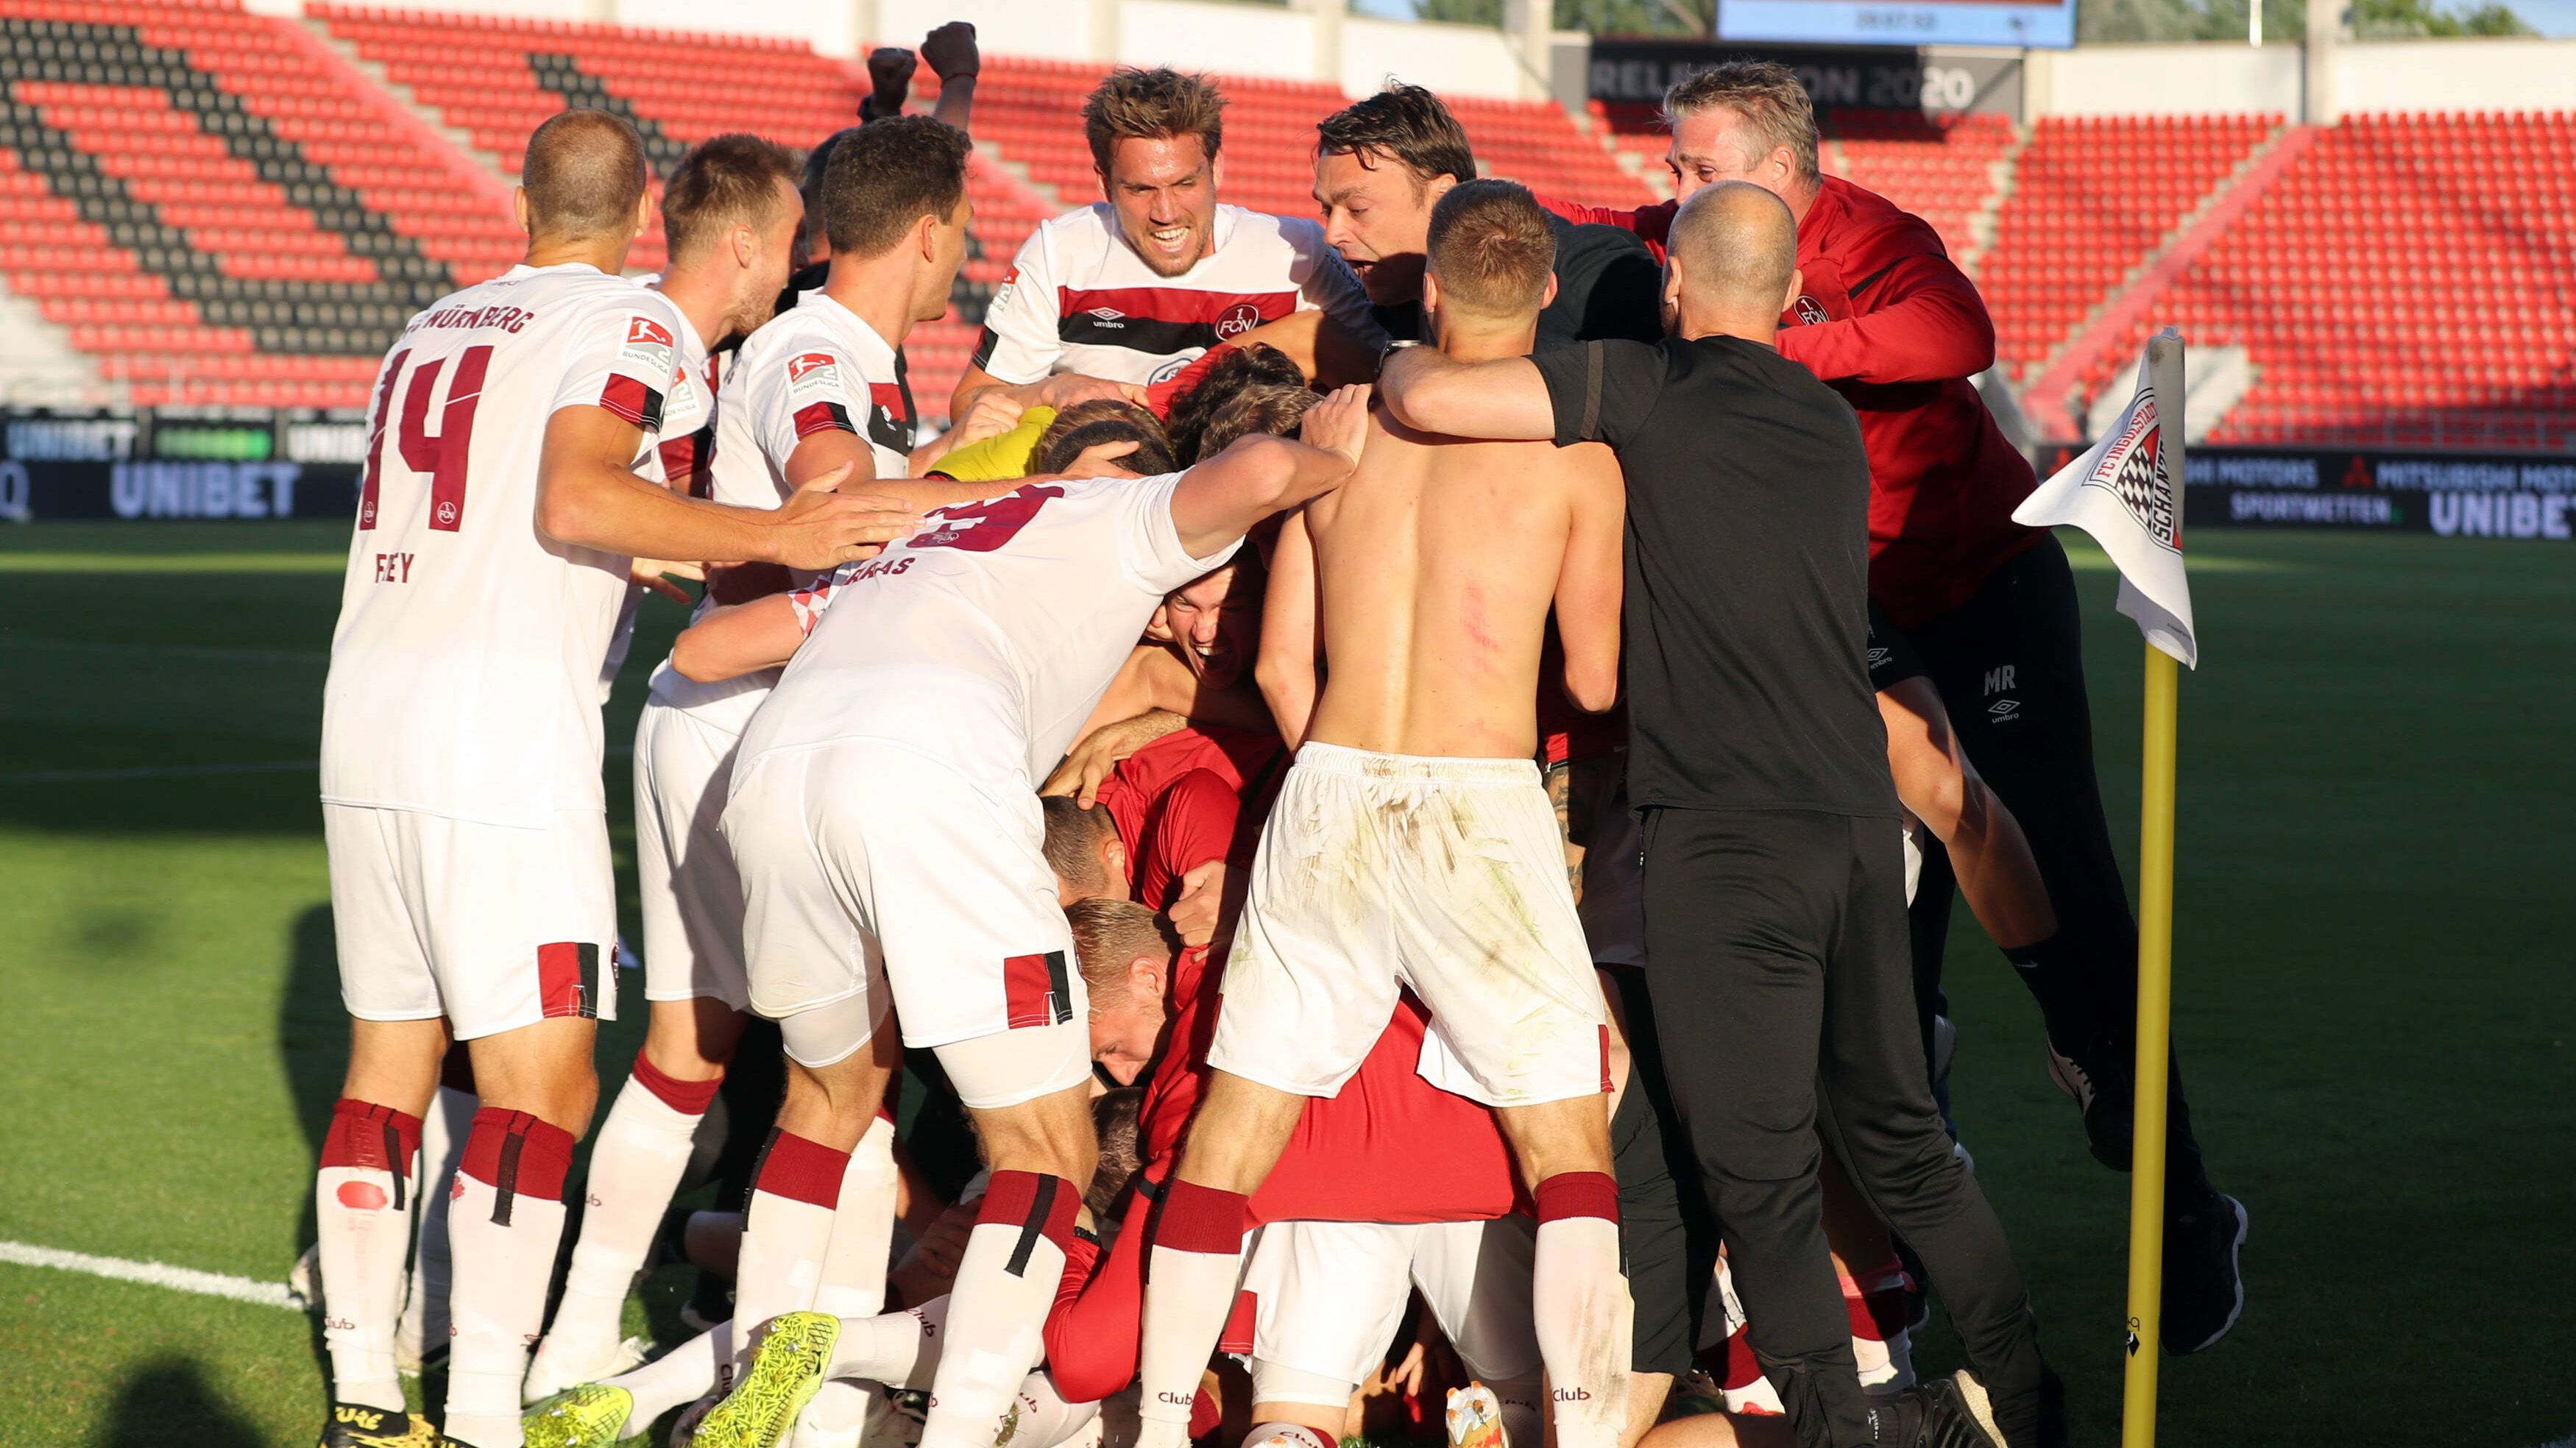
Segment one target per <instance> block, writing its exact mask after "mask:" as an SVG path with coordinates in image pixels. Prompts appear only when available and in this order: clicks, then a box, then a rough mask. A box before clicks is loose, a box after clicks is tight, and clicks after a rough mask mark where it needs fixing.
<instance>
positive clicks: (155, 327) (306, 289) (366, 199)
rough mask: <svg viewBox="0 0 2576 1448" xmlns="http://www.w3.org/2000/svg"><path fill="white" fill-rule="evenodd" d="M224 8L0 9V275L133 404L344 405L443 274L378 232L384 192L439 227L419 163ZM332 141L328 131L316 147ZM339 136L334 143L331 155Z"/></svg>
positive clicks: (247, 20) (115, 1)
mask: <svg viewBox="0 0 2576 1448" xmlns="http://www.w3.org/2000/svg"><path fill="white" fill-rule="evenodd" d="M278 23H279V22H276V21H273V20H269V19H267V18H264V17H254V16H250V15H246V14H244V13H242V12H241V11H240V9H239V8H238V7H237V6H219V5H213V4H204V3H174V0H156V3H124V0H50V3H48V0H0V148H5V152H6V162H5V167H0V175H5V176H6V178H7V181H8V189H7V191H6V192H5V200H4V201H0V206H5V209H6V214H7V215H8V217H9V219H10V220H11V221H12V222H19V223H29V224H25V225H12V226H11V227H10V228H9V229H8V240H7V241H6V243H5V244H0V275H5V276H6V277H7V279H8V284H9V286H10V289H11V290H13V291H16V292H18V293H20V294H22V295H25V296H28V297H30V298H33V299H35V300H36V301H37V302H38V304H39V306H40V307H41V308H42V309H43V311H44V313H45V315H46V316H47V318H48V319H49V320H51V321H54V322H56V323H59V324H61V325H63V326H65V327H66V328H67V329H68V330H69V333H70V335H71V338H72V341H73V343H74V345H76V346H78V347H80V348H81V349H82V350H84V351H87V352H90V353H92V354H94V355H95V356H96V357H97V358H98V361H99V367H100V372H101V374H102V376H104V377H105V378H106V379H107V380H108V381H109V382H110V383H111V384H125V385H126V386H127V388H128V390H129V393H130V395H131V396H132V397H133V398H134V400H136V401H138V402H145V403H152V402H161V401H167V400H172V399H185V400H195V401H217V402H237V403H271V404H278V405H288V406H333V405H345V404H351V403H355V402H360V401H363V398H364V394H365V391H366V386H367V383H368V381H369V379H370V378H371V377H372V375H373V372H374V368H375V363H376V361H377V360H378V359H379V358H381V357H382V355H383V353H384V350H385V348H386V346H387V345H388V344H389V343H390V342H391V340H392V338H393V336H394V334H395V332H396V331H397V330H398V329H399V328H400V326H401V323H402V321H403V319H404V318H405V317H406V316H408V315H409V313H410V312H411V311H412V310H413V309H415V308H417V307H418V306H419V305H421V304H422V303H424V302H426V301H428V300H429V299H431V298H432V297H435V296H436V295H438V294H439V293H440V292H442V291H444V290H446V289H447V287H448V285H449V284H450V280H451V278H450V273H449V270H448V268H447V266H446V265H445V264H444V263H443V262H442V261H441V260H440V259H439V258H438V257H436V256H434V255H432V254H431V253H430V252H428V251H427V250H425V249H424V247H423V245H422V243H421V241H420V239H419V238H417V237H415V236H412V235H408V234H406V233H405V232H404V231H403V230H402V228H401V227H400V226H399V225H398V223H397V221H396V219H395V217H394V215H393V211H394V207H393V204H392V203H393V202H394V201H395V200H396V195H395V193H396V191H397V190H398V189H399V188H396V187H393V186H386V185H369V184H352V183H353V182H367V183H372V182H379V181H387V180H390V179H392V177H390V176H383V177H344V176H343V175H342V174H340V172H339V171H338V170H337V169H336V163H338V162H340V161H342V160H344V159H349V160H351V164H358V163H357V162H356V161H355V160H354V158H356V157H359V156H362V155H363V156H364V157H366V158H367V159H370V160H374V161H377V162H379V163H381V169H383V170H385V171H387V172H391V173H399V175H400V176H401V179H402V180H403V181H404V183H405V184H406V185H409V186H411V187H414V188H416V189H417V191H418V196H417V200H418V201H419V202H420V204H421V205H422V207H423V208H424V209H428V210H433V211H436V212H439V213H442V214H452V213H453V209H454V206H455V204H456V202H457V200H458V198H457V197H456V196H455V195H453V194H451V193H448V192H444V191H442V190H440V189H439V186H438V182H437V177H438V176H439V174H440V168H439V165H438V164H437V162H436V161H435V159H434V158H425V157H422V156H420V155H417V154H413V153H412V152H411V151H410V149H409V148H407V147H406V146H405V145H404V144H403V143H401V142H399V141H386V140H384V139H382V138H380V137H375V136H372V135H364V136H361V135H359V134H358V133H360V132H364V131H368V130H369V129H370V128H369V127H367V126H366V125H365V123H364V116H363V112H364V110H365V105H364V102H363V100H362V98H358V97H353V96H350V95H346V94H341V93H335V92H334V90H333V88H332V85H331V84H330V83H327V82H324V83H319V84H316V83H314V80H315V78H313V77H311V76H310V75H304V74H299V72H302V71H304V70H307V69H308V67H305V66H304V65H303V63H302V61H301V58H300V57H297V56H296V55H295V54H294V52H293V47H292V46H291V45H289V44H288V43H287V42H286V41H285V40H284V39H283V38H282V37H280V36H278V35H277V34H276V33H275V32H274V30H273V28H272V27H274V26H275V25H276V24H278ZM335 129H336V135H335ZM335 139H336V140H338V141H339V142H340V143H341V144H342V146H343V150H342V151H340V152H334V151H333V150H332V143H333V141H334V140H335Z"/></svg>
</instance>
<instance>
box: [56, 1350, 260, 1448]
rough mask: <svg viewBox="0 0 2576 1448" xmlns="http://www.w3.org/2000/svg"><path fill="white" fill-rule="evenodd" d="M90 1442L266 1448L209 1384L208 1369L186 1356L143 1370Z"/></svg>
mask: <svg viewBox="0 0 2576 1448" xmlns="http://www.w3.org/2000/svg"><path fill="white" fill-rule="evenodd" d="M90 1442H91V1444H92V1445H93V1448H164V1445H167V1444H171V1443H187V1444H189V1445H191V1448H266V1445H265V1444H264V1443H263V1441H262V1440H261V1438H260V1435H259V1432H258V1430H257V1429H255V1428H253V1427H252V1426H251V1424H250V1421H249V1420H248V1419H246V1418H244V1417H243V1416H242V1415H241V1414H240V1413H239V1412H237V1411H235V1410H234V1408H233V1406H232V1405H231V1404H230V1403H227V1402H225V1401H224V1399H223V1396H222V1395H221V1394H219V1393H217V1392H216V1391H215V1388H214V1385H213V1384H211V1383H209V1382H207V1381H206V1371H205V1369H204V1368H202V1367H200V1366H198V1365H197V1364H196V1363H194V1362H192V1361H190V1360H189V1359H187V1358H183V1357H168V1358H157V1359H155V1360H153V1361H152V1362H149V1363H146V1364H145V1365H144V1366H143V1367H142V1368H141V1369H140V1370H139V1371H137V1372H136V1373H135V1375H134V1376H133V1378H132V1379H131V1380H129V1381H128V1382H127V1383H126V1385H125V1386H124V1388H123V1389H122V1390H120V1391H119V1392H118V1393H117V1395H116V1401H115V1402H114V1403H113V1404H111V1405H110V1406H109V1407H108V1410H107V1417H106V1420H105V1421H104V1422H102V1423H101V1424H100V1425H99V1429H98V1432H97V1433H96V1434H94V1435H92V1437H91V1439H90Z"/></svg>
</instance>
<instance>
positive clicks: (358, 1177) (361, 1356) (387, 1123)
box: [313, 1098, 420, 1410]
mask: <svg viewBox="0 0 2576 1448" xmlns="http://www.w3.org/2000/svg"><path fill="white" fill-rule="evenodd" d="M419 1140H420V1118H418V1117H416V1116H411V1115H408V1114H406V1113H404V1112H400V1111H396V1110H394V1109H393V1108H392V1107H389V1106H378V1105H375V1104H373V1103H371V1102H365V1101H355V1100H349V1099H345V1098H344V1099H342V1100H341V1101H340V1102H339V1103H338V1104H336V1105H335V1106H333V1107H332V1109H331V1127H330V1131H329V1133H328V1134H327V1135H325V1136H324V1137H323V1140H322V1163H321V1166H320V1168H319V1170H317V1171H316V1173H315V1176H314V1193H313V1220H314V1229H315V1234H316V1236H315V1241H316V1245H317V1246H318V1247H319V1249H320V1250H319V1251H318V1253H317V1254H316V1255H317V1258H318V1260H319V1262H320V1266H321V1272H322V1299H323V1302H322V1308H323V1310H322V1340H323V1343H324V1344H325V1346H326V1347H327V1348H328V1350H329V1352H330V1357H331V1396H332V1398H333V1399H334V1400H336V1401H339V1402H343V1403H363V1404H365V1405H366V1406H368V1407H371V1408H391V1409H396V1410H399V1409H401V1408H402V1406H403V1392H402V1382H401V1380H400V1379H399V1378H398V1377H396V1376H395V1372H394V1331H395V1328H396V1327H397V1325H398V1324H399V1322H400V1319H401V1317H402V1292H403V1257H404V1256H405V1255H406V1254H407V1253H408V1252H409V1250H410V1247H411V1208H412V1200H413V1198H414V1197H415V1196H416V1195H417V1193H416V1192H414V1191H413V1189H412V1183H413V1182H414V1181H416V1180H417V1177H416V1175H415V1174H414V1173H413V1170H412V1165H413V1163H412V1157H413V1154H414V1152H415V1151H416V1150H417V1147H418V1143H419Z"/></svg>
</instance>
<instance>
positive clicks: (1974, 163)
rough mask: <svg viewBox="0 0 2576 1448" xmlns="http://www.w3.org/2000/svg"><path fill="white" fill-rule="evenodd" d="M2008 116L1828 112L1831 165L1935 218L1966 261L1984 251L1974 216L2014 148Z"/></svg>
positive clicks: (1986, 204) (1987, 202)
mask: <svg viewBox="0 0 2576 1448" xmlns="http://www.w3.org/2000/svg"><path fill="white" fill-rule="evenodd" d="M2013 140H2014V135H2013V126H2012V122H2010V121H2008V120H2006V119H2004V118H2003V117H2002V116H1991V115H1964V116H1963V115H1939V116H1927V115H1921V114H1918V113H1916V112H1912V111H1867V110H1846V111H1836V112H1834V113H1833V114H1832V115H1830V116H1828V117H1827V134H1826V140H1825V156H1824V158H1823V159H1824V163H1825V169H1827V170H1829V171H1835V172H1838V173H1839V174H1841V175H1844V176H1847V177H1849V178H1851V179H1852V180H1854V181H1857V182H1859V183H1860V184H1861V185H1863V186H1866V187H1868V188H1869V189H1870V190H1872V191H1875V192H1877V193H1878V194H1880V195H1881V196H1885V197H1888V198H1889V199H1891V200H1893V201H1895V202H1896V203H1897V204H1898V205H1901V206H1903V207H1904V208H1905V209H1906V210H1908V211H1911V212H1913V213H1915V214H1916V215H1918V216H1920V217H1922V218H1923V219H1924V220H1926V221H1928V222H1931V223H1932V229H1933V230H1935V231H1938V232H1939V233H1941V244H1942V246H1944V247H1946V248H1948V250H1949V252H1950V255H1951V257H1952V258H1953V259H1955V260H1957V261H1958V262H1959V263H1960V264H1961V265H1963V266H1974V265H1975V264H1976V262H1977V259H1978V256H1979V254H1980V253H1981V252H1982V251H1983V250H1984V238H1981V237H1979V236H1978V235H1977V234H1976V228H1975V227H1974V226H1973V225H1972V224H1971V221H1972V218H1974V217H1976V216H1977V215H1979V214H1980V213H1983V212H1985V211H1987V210H1988V209H1989V208H1991V207H1993V206H1994V204H1995V197H1996V186H1995V163H1997V162H1999V161H2001V160H2002V159H2003V158H2004V155H2005V153H2006V152H2007V151H2009V150H2011V149H2012V145H2013Z"/></svg>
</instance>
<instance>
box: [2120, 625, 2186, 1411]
mask: <svg viewBox="0 0 2576 1448" xmlns="http://www.w3.org/2000/svg"><path fill="white" fill-rule="evenodd" d="M2146 652H2147V687H2146V696H2147V711H2146V729H2145V744H2146V749H2145V754H2146V762H2145V767H2144V770H2143V772H2142V776H2141V788H2140V790H2139V795H2138V816H2139V823H2138V1095H2137V1112H2136V1115H2135V1117H2134V1118H2133V1124H2132V1128H2131V1130H2132V1141H2133V1145H2132V1146H2131V1148H2130V1151H2131V1153H2132V1156H2131V1160H2130V1163H2129V1342H2128V1351H2129V1369H2128V1385H2127V1396H2126V1411H2125V1412H2124V1413H2123V1415H2122V1418H2121V1426H2120V1448H2154V1444H2155V1441H2156V1366H2157V1361H2156V1360H2157V1356H2158V1353H2159V1348H2158V1346H2157V1343H2158V1340H2159V1329H2160V1325H2161V1318H2162V1316H2163V1304H2164V1258H2165V1083H2166V1079H2167V1078H2166V1074H2165V1060H2166V1053H2167V1051H2168V1048H2169V1043H2170V1042H2171V1040H2172V1037H2173V879H2174V736H2175V731H2176V728H2177V725H2178V715H2179V704H2180V702H2181V681H2180V669H2179V668H2178V667H2177V666H2176V664H2175V663H2174V660H2173V656H2172V655H2171V654H2168V653H2166V652H2165V651H2164V650H2162V649H2159V648H2156V647H2154V646H2152V645H2150V646H2149V647H2148V648H2147V651H2146Z"/></svg>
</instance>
